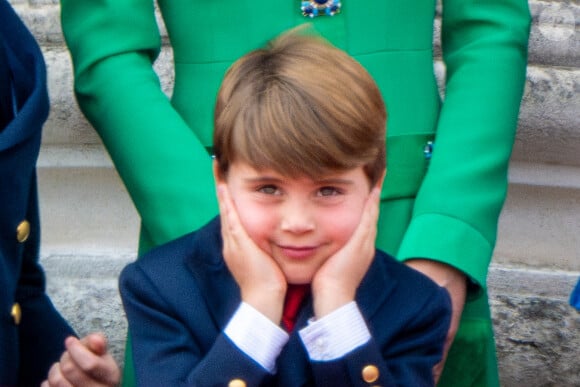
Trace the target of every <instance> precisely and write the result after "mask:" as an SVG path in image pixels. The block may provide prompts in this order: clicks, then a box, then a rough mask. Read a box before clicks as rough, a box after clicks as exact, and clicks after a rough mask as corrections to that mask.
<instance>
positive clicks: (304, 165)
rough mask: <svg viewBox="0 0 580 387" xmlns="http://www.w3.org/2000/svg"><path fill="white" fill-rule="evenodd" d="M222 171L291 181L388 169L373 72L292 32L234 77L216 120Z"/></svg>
mask: <svg viewBox="0 0 580 387" xmlns="http://www.w3.org/2000/svg"><path fill="white" fill-rule="evenodd" d="M214 124H215V127H214V151H215V156H216V159H217V162H218V173H219V174H221V175H222V176H226V175H227V172H228V169H229V166H230V165H231V163H232V162H234V161H243V162H247V163H248V164H250V165H251V166H253V167H254V168H256V169H258V170H260V169H264V168H267V169H273V170H274V171H276V172H279V173H281V174H283V175H288V176H292V177H299V176H308V177H311V178H316V177H320V176H322V175H324V174H327V173H329V172H332V171H340V170H347V169H351V168H355V167H359V166H363V167H364V170H365V173H366V174H367V176H368V177H369V180H370V182H371V184H374V183H376V182H377V181H378V179H379V178H380V177H381V175H382V173H383V171H384V170H385V163H386V161H385V160H386V150H385V130H386V109H385V105H384V102H383V99H382V97H381V93H380V91H379V89H378V87H377V86H376V84H375V82H374V81H373V79H372V78H371V76H370V75H369V74H368V73H367V71H366V70H365V69H364V68H363V67H362V66H361V65H360V64H359V63H358V62H356V61H355V60H354V59H353V58H351V57H350V56H349V55H348V54H346V53H345V52H343V51H341V50H339V49H338V48H335V47H333V46H331V45H330V44H329V43H327V42H326V41H324V40H323V39H321V38H319V37H316V36H312V35H305V34H303V33H299V32H297V31H294V30H293V31H290V32H289V33H286V34H284V35H282V36H281V37H279V38H277V39H276V40H274V41H273V42H271V43H270V44H269V45H268V46H267V47H266V48H264V49H259V50H255V51H252V52H250V53H249V54H247V55H245V56H243V57H242V58H240V59H239V60H237V61H236V62H235V63H234V64H233V65H232V66H231V67H230V69H229V70H228V71H227V73H226V75H225V78H224V80H223V82H222V85H221V87H220V90H219V93H218V97H217V102H216V108H215V115H214Z"/></svg>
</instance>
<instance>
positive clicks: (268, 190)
mask: <svg viewBox="0 0 580 387" xmlns="http://www.w3.org/2000/svg"><path fill="white" fill-rule="evenodd" d="M258 192H261V193H263V194H266V195H277V194H279V193H280V190H279V189H278V187H276V186H275V185H273V184H268V185H263V186H261V187H258Z"/></svg>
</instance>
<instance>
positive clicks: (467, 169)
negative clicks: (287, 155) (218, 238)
mask: <svg viewBox="0 0 580 387" xmlns="http://www.w3.org/2000/svg"><path fill="white" fill-rule="evenodd" d="M158 3H159V7H160V9H161V11H162V14H163V17H164V21H165V24H166V27H167V30H168V33H169V37H170V40H171V44H172V46H173V54H174V59H175V87H174V92H173V96H172V98H171V100H170V99H168V98H167V97H166V96H165V94H163V92H162V91H161V88H160V85H159V80H158V78H157V75H156V74H155V72H154V71H153V68H152V63H153V61H154V59H155V57H156V56H157V55H158V53H159V50H160V45H161V38H160V35H159V32H158V29H157V25H156V21H155V16H154V10H153V2H151V1H150V0H148V1H145V0H62V4H61V5H62V26H63V31H64V34H65V39H66V41H67V44H68V46H69V48H70V51H71V55H72V59H73V64H74V71H75V92H76V96H77V100H78V102H79V105H80V107H81V109H82V111H83V112H84V114H85V115H86V116H87V118H88V119H89V121H90V122H91V123H92V124H93V125H94V127H95V129H96V130H97V131H98V133H99V135H100V136H101V138H102V140H103V142H104V144H105V146H106V148H107V150H108V152H109V153H110V155H111V158H112V159H113V162H114V163H115V166H116V168H117V169H118V171H119V174H120V176H121V178H122V179H123V181H124V183H125V185H126V187H127V189H128V192H129V194H130V196H131V198H132V200H133V202H134V204H135V206H136V208H137V211H138V212H139V214H140V216H141V221H142V224H141V239H140V240H141V245H140V253H143V252H145V251H147V250H148V249H149V248H151V247H152V246H156V245H158V244H161V243H163V242H166V241H168V240H171V239H174V238H176V237H178V236H180V235H183V234H185V233H187V232H189V231H191V230H193V229H196V228H198V227H199V226H201V225H203V224H204V223H206V222H207V221H208V220H209V219H210V218H211V217H213V216H214V215H215V214H216V212H217V206H216V200H215V192H214V188H213V180H212V175H211V160H210V157H209V155H208V153H207V151H206V148H207V147H211V136H212V112H213V104H214V98H215V93H216V91H217V89H218V86H219V83H220V80H221V78H222V76H223V72H224V71H225V69H226V68H227V67H228V66H229V64H230V63H231V62H232V61H233V60H235V59H237V58H238V57H239V56H241V55H243V54H244V53H246V52H247V51H249V50H250V49H253V48H256V47H259V46H262V45H263V44H264V43H266V42H267V41H268V40H270V39H271V38H273V37H274V36H276V35H277V34H279V33H280V32H282V31H284V30H286V29H288V28H291V27H293V26H295V25H298V24H301V23H304V22H305V21H310V22H312V24H313V27H314V28H315V29H316V30H317V31H318V32H320V33H321V34H322V35H324V36H325V37H327V38H328V39H329V40H330V41H331V42H332V43H334V44H336V45H337V46H339V47H341V48H343V49H345V50H347V51H348V52H349V53H350V54H352V55H353V56H355V57H356V58H357V59H358V60H359V61H360V62H361V63H362V64H363V65H364V66H365V67H366V68H367V69H368V70H369V72H370V73H371V75H372V76H373V77H374V78H375V80H376V81H377V83H378V84H379V87H380V88H381V91H382V93H383V96H384V98H385V101H386V104H387V108H388V111H389V119H388V135H387V148H388V149H387V151H388V167H387V168H388V172H387V179H386V181H385V188H384V192H383V195H382V204H381V216H380V220H379V234H378V235H379V236H378V240H377V245H378V246H379V247H381V248H384V249H385V250H387V251H388V252H390V253H392V254H394V255H396V256H397V257H398V258H399V259H402V260H405V259H409V258H414V257H424V258H429V259H434V260H437V261H441V262H446V263H449V264H451V265H453V266H455V267H457V268H459V269H460V270H462V271H464V272H465V273H466V274H467V275H468V276H469V277H470V278H471V279H473V280H474V281H475V282H476V283H478V284H479V285H480V286H481V287H484V286H485V277H486V273H487V267H488V265H489V261H490V259H491V255H492V251H493V246H494V244H495V238H496V232H497V219H498V216H499V212H500V210H501V207H502V205H503V202H504V199H505V194H506V189H507V178H506V176H507V165H508V160H509V156H510V152H511V147H512V143H513V140H514V134H515V128H516V121H517V116H518V107H519V103H520V99H521V95H522V90H523V84H524V80H525V66H526V55H527V38H528V33H529V24H530V15H529V10H528V5H527V1H526V0H485V1H482V0H445V1H444V4H443V17H442V39H443V55H444V59H445V62H446V66H447V83H446V90H445V100H444V103H441V101H440V99H439V95H438V90H437V85H436V81H435V77H434V74H433V52H432V41H433V35H432V31H433V18H434V14H435V2H434V0H416V1H412V2H411V1H375V2H372V3H369V2H364V1H360V0H345V1H343V10H344V12H342V13H341V14H339V15H337V16H334V17H319V18H315V19H313V20H309V19H305V18H304V17H303V16H302V15H301V13H300V11H299V6H300V2H299V1H298V0H285V1H278V2H276V3H275V5H272V6H271V7H267V8H260V5H259V4H256V3H255V2H254V1H249V0H235V1H234V0H224V1H202V0H159V1H158ZM433 139H434V142H435V147H434V152H433V155H432V158H431V159H430V160H426V159H425V157H424V154H423V147H424V145H425V144H426V142H427V141H429V140H433ZM482 298H484V297H482ZM471 309H473V310H474V312H473V313H474V314H475V315H476V316H475V318H476V319H478V321H482V324H483V325H485V324H487V326H488V327H489V326H491V324H490V322H489V311H488V308H487V307H484V308H483V309H482V310H483V313H481V314H480V315H478V313H477V312H481V311H482V310H480V309H481V308H478V307H472V303H471V302H470V303H468V305H466V313H465V314H466V315H471V314H472V311H471ZM465 321H467V320H465ZM465 324H467V323H466V322H463V323H462V327H461V328H460V332H461V334H462V335H463V332H465V337H467V338H468V339H469V338H470V337H471V338H472V337H476V339H475V341H478V340H479V337H480V336H481V337H483V339H484V340H483V339H482V340H479V341H480V342H482V343H483V342H486V343H488V344H489V345H487V347H485V348H486V350H485V351H483V350H482V351H480V352H477V353H480V354H481V359H480V360H476V359H472V361H473V362H481V363H485V362H486V360H493V359H492V358H493V356H491V355H489V354H486V353H485V352H490V353H491V354H492V355H493V339H492V337H491V335H490V330H489V329H484V328H481V329H480V328H466V327H468V326H471V325H473V324H471V323H469V324H468V325H465ZM473 332H475V333H473ZM481 332H484V333H481ZM480 333H481V334H480ZM468 341H469V340H463V339H461V340H457V344H456V345H455V346H454V347H455V348H454V349H453V351H457V353H458V354H461V353H463V352H462V351H463V349H462V347H463V344H462V343H465V342H468ZM472 341H473V340H472ZM490 343H491V344H490ZM128 348H130V346H128ZM466 351H467V349H466ZM454 353H455V352H454ZM488 355H489V356H488ZM460 358H461V356H458V358H457V360H456V358H455V356H451V357H450V360H449V361H448V363H449V364H448V365H447V367H446V369H448V370H454V371H453V372H454V373H458V374H462V373H463V374H466V372H464V371H462V367H456V366H454V365H453V363H454V362H455V361H459V360H461V359H460ZM458 364H459V363H458ZM489 364H490V365H489V369H491V370H495V366H494V361H491V362H490V363H489ZM130 365H131V361H130V358H127V367H126V371H127V372H126V373H125V378H124V385H126V386H130V385H134V380H133V379H132V377H131V375H132V368H131V367H130ZM446 372H447V371H446ZM450 372H451V371H450ZM493 372H495V371H492V373H493ZM467 374H468V373H467ZM467 376H468V377H469V376H470V375H467ZM452 379H453V378H449V379H445V380H452ZM496 379H497V378H496ZM443 384H445V383H443ZM454 385H459V384H454ZM463 385H470V384H469V383H467V382H466V384H463ZM473 385H478V384H477V383H476V384H473ZM487 385H495V383H492V382H490V384H487Z"/></svg>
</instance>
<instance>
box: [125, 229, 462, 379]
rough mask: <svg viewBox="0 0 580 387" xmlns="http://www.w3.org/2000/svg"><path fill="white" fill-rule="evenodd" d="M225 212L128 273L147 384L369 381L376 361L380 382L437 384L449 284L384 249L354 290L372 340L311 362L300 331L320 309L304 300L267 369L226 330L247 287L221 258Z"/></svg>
mask: <svg viewBox="0 0 580 387" xmlns="http://www.w3.org/2000/svg"><path fill="white" fill-rule="evenodd" d="M220 229H221V226H220V222H219V218H218V219H215V220H214V221H212V222H210V223H209V224H208V225H206V226H205V227H203V228H201V229H200V230H199V231H197V232H194V233H191V234H188V235H186V236H184V237H182V238H179V239H177V240H175V241H173V242H170V243H169V244H166V245H163V246H161V247H159V248H156V249H154V250H152V251H151V252H150V253H148V254H145V255H144V256H143V257H141V258H140V259H139V260H137V261H136V262H134V263H132V264H130V265H128V266H127V267H126V268H125V269H124V270H123V272H122V273H121V278H120V291H121V297H122V299H123V304H124V306H125V311H126V312H127V318H128V320H129V328H130V332H131V339H132V348H133V359H134V364H135V370H136V373H137V382H138V383H137V385H139V386H179V385H187V386H225V385H228V382H229V381H230V380H231V379H234V378H241V379H244V380H245V381H246V383H247V385H249V386H292V387H294V386H368V384H367V383H366V382H364V380H363V379H362V378H361V370H362V369H363V368H364V367H365V366H366V365H368V364H375V365H376V366H377V367H378V368H379V370H380V375H381V376H380V379H379V380H377V381H376V384H377V385H382V386H394V385H398V386H429V385H432V384H433V382H432V367H433V366H434V365H435V364H436V363H437V362H438V361H439V359H440V357H441V352H442V347H443V342H444V339H445V336H446V334H447V329H448V327H449V321H450V312H451V306H450V300H449V296H448V294H447V292H446V291H445V290H444V289H443V288H440V287H438V286H437V285H436V284H435V283H433V282H432V281H431V280H430V279H428V278H427V277H425V276H424V275H422V274H420V273H419V272H416V271H414V270H412V269H410V268H409V267H407V266H405V265H403V264H401V263H400V262H397V261H396V260H395V259H394V258H392V257H391V256H389V255H387V254H385V253H383V252H380V251H377V253H376V256H375V259H374V260H373V263H372V264H371V267H370V268H369V270H368V272H367V274H366V276H365V278H364V279H363V281H362V283H361V285H360V287H359V289H358V291H357V295H356V301H357V304H358V306H359V308H360V310H361V312H362V314H363V316H364V318H365V321H366V322H367V325H368V327H369V329H370V331H371V334H372V339H371V340H370V341H369V342H368V343H367V344H365V345H363V346H361V347H359V348H357V349H356V350H353V351H352V352H350V353H348V354H346V355H345V356H344V357H343V358H340V359H336V360H333V361H328V362H314V361H310V360H309V358H308V354H307V353H306V350H305V348H304V346H303V345H302V342H301V340H300V337H299V335H298V330H299V329H300V328H302V327H304V326H305V325H306V324H307V320H308V318H310V317H312V316H313V310H312V299H311V298H310V297H309V298H308V299H307V300H306V301H305V302H304V303H303V304H302V306H301V309H300V311H299V312H298V317H297V320H296V329H295V330H294V331H293V332H292V333H291V335H290V340H289V342H288V343H287V344H286V346H285V347H284V349H283V350H282V353H281V354H280V356H279V357H278V359H277V367H276V368H277V373H276V374H275V375H270V374H268V373H267V372H266V371H265V370H264V369H263V368H261V366H259V365H258V364H257V363H256V362H254V361H253V360H252V359H250V358H249V357H248V356H247V355H245V354H244V353H243V352H242V351H240V350H239V349H238V348H237V347H236V346H235V345H234V344H233V343H232V342H231V341H230V340H229V339H228V338H227V337H226V336H225V335H224V334H223V329H224V327H225V325H226V324H227V323H228V321H229V320H230V318H231V316H232V315H233V313H234V312H235V310H236V308H237V307H238V305H239V303H240V301H241V298H240V290H239V287H238V285H237V284H236V282H235V280H234V279H233V277H232V275H231V273H230V272H229V271H228V269H227V266H226V265H225V263H224V260H223V257H222V253H221V252H222V241H221V234H220Z"/></svg>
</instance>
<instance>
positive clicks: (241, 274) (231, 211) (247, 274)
mask: <svg viewBox="0 0 580 387" xmlns="http://www.w3.org/2000/svg"><path fill="white" fill-rule="evenodd" d="M217 191H218V202H219V210H220V214H221V227H222V229H221V232H222V238H223V256H224V260H225V262H226V265H227V266H228V269H229V270H230V272H231V273H232V275H233V276H234V278H235V280H236V282H237V283H238V285H239V286H240V291H241V295H242V300H243V301H244V302H246V303H248V304H250V305H251V306H252V307H254V308H256V309H257V310H258V311H259V312H261V313H262V314H264V315H265V316H266V317H268V318H269V319H270V320H272V321H273V322H274V323H275V324H279V323H280V320H281V319H282V310H283V307H284V296H285V295H286V288H287V284H286V278H285V277H284V274H283V273H282V270H280V267H279V266H278V264H277V263H276V262H275V261H274V259H273V258H272V257H270V256H269V255H268V254H266V253H265V252H264V251H263V250H262V249H260V248H259V247H258V246H257V245H256V244H255V243H254V241H252V239H251V238H250V237H249V236H248V234H247V232H246V230H245V229H244V227H243V225H242V223H241V222H240V219H239V217H238V213H237V211H236V207H235V204H234V203H233V201H232V199H231V197H230V195H229V191H228V187H227V185H226V184H221V183H220V184H218V187H217Z"/></svg>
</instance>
